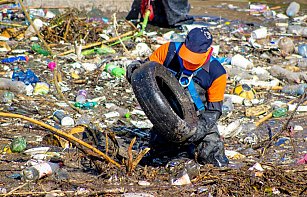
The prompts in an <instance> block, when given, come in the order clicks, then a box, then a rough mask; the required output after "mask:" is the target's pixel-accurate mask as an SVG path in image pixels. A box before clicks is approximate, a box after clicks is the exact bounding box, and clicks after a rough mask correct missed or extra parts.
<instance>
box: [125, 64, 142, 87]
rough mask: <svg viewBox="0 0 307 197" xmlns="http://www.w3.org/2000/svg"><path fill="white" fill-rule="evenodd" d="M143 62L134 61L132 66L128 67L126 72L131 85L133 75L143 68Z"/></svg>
mask: <svg viewBox="0 0 307 197" xmlns="http://www.w3.org/2000/svg"><path fill="white" fill-rule="evenodd" d="M141 64H142V63H141V61H137V60H136V61H133V62H132V63H131V64H129V65H128V66H127V70H126V78H127V80H128V82H129V83H131V77H132V74H133V72H134V71H135V70H136V69H137V68H139V67H140V66H141Z"/></svg>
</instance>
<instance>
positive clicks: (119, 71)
mask: <svg viewBox="0 0 307 197" xmlns="http://www.w3.org/2000/svg"><path fill="white" fill-rule="evenodd" d="M105 70H106V71H107V72H108V73H110V74H111V75H113V76H115V77H121V76H124V75H125V74H126V71H125V69H123V68H120V67H118V66H116V65H114V64H107V65H106V67H105Z"/></svg>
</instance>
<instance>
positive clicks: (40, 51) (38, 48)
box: [31, 43, 50, 56]
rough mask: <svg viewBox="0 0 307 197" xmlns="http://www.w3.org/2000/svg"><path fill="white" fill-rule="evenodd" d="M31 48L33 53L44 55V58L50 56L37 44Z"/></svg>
mask: <svg viewBox="0 0 307 197" xmlns="http://www.w3.org/2000/svg"><path fill="white" fill-rule="evenodd" d="M31 48H32V50H33V51H35V52H37V53H39V54H42V55H44V56H48V55H50V52H49V51H47V50H45V49H43V48H42V47H41V46H40V45H39V44H37V43H35V44H33V45H32V47H31Z"/></svg>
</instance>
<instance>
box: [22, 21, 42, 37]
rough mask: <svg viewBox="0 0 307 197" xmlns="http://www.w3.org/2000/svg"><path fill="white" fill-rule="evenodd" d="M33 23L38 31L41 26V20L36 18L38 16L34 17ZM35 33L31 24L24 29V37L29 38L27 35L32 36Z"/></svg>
mask: <svg viewBox="0 0 307 197" xmlns="http://www.w3.org/2000/svg"><path fill="white" fill-rule="evenodd" d="M33 25H34V26H35V27H36V29H37V30H38V31H39V30H40V28H41V27H42V26H43V21H42V20H40V19H38V18H36V19H34V21H33ZM35 34H36V32H35V30H34V28H33V26H32V25H30V26H29V27H28V28H27V29H26V31H25V38H29V37H31V36H33V35H35Z"/></svg>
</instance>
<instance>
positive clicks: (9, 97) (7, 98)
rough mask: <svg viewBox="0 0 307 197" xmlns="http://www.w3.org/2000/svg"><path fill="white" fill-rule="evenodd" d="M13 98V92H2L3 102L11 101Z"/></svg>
mask: <svg viewBox="0 0 307 197" xmlns="http://www.w3.org/2000/svg"><path fill="white" fill-rule="evenodd" d="M13 99H14V93H13V92H4V93H3V97H2V101H3V102H5V103H11V102H12V101H13Z"/></svg>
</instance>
